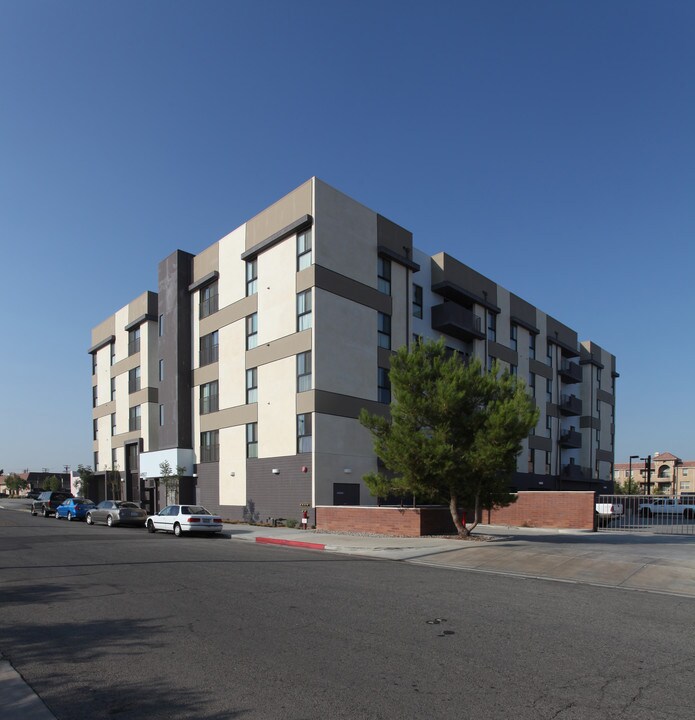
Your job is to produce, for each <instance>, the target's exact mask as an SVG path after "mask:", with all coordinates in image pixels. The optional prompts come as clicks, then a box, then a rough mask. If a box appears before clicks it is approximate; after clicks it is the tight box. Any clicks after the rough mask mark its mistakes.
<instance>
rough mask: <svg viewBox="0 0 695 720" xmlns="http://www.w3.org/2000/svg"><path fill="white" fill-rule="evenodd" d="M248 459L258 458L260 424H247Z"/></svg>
mask: <svg viewBox="0 0 695 720" xmlns="http://www.w3.org/2000/svg"><path fill="white" fill-rule="evenodd" d="M246 457H247V458H257V457H258V423H255V422H254V423H246Z"/></svg>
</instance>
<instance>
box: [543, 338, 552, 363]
mask: <svg viewBox="0 0 695 720" xmlns="http://www.w3.org/2000/svg"><path fill="white" fill-rule="evenodd" d="M545 359H546V360H547V362H548V365H549V366H550V367H552V366H553V346H552V344H551V343H548V347H547V348H546V351H545Z"/></svg>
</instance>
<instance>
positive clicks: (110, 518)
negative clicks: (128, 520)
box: [106, 515, 113, 527]
mask: <svg viewBox="0 0 695 720" xmlns="http://www.w3.org/2000/svg"><path fill="white" fill-rule="evenodd" d="M106 524H107V525H108V526H109V527H113V518H112V517H111V515H109V516H108V517H107V518H106Z"/></svg>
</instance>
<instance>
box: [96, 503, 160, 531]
mask: <svg viewBox="0 0 695 720" xmlns="http://www.w3.org/2000/svg"><path fill="white" fill-rule="evenodd" d="M85 520H86V521H87V525H95V524H96V523H106V525H108V526H109V527H113V526H114V525H140V526H142V525H144V524H145V520H147V512H146V511H145V510H143V509H142V508H141V507H140V506H139V505H138V504H137V503H134V502H131V501H130V500H103V501H102V502H100V503H99V504H98V505H97V506H96V507H95V508H92V509H91V510H89V511H88V512H87V515H86V516H85Z"/></svg>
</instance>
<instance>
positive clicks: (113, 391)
mask: <svg viewBox="0 0 695 720" xmlns="http://www.w3.org/2000/svg"><path fill="white" fill-rule="evenodd" d="M115 399H116V378H111V401H112V402H113V401H114V400H115Z"/></svg>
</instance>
